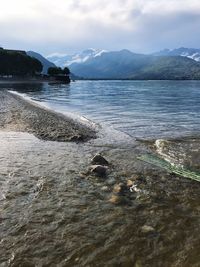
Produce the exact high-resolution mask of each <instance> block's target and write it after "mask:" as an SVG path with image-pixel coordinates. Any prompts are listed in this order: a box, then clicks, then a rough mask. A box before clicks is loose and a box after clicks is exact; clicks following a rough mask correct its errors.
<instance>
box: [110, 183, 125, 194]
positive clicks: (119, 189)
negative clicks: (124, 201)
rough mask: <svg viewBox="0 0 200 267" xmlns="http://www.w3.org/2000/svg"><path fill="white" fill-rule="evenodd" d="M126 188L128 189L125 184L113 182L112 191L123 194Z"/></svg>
mask: <svg viewBox="0 0 200 267" xmlns="http://www.w3.org/2000/svg"><path fill="white" fill-rule="evenodd" d="M127 190H128V188H127V186H126V185H125V184H123V183H119V184H115V185H114V188H113V192H114V193H117V194H120V195H123V194H125V193H126V192H127Z"/></svg>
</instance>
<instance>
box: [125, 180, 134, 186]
mask: <svg viewBox="0 0 200 267" xmlns="http://www.w3.org/2000/svg"><path fill="white" fill-rule="evenodd" d="M133 184H134V181H132V180H130V179H129V180H127V182H126V185H127V186H128V188H130V187H132V186H133Z"/></svg>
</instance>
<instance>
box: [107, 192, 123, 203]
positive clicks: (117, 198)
mask: <svg viewBox="0 0 200 267" xmlns="http://www.w3.org/2000/svg"><path fill="white" fill-rule="evenodd" d="M109 202H110V203H112V204H115V205H122V204H127V199H126V198H125V197H124V196H119V195H114V194H113V195H112V196H111V198H110V199H109Z"/></svg>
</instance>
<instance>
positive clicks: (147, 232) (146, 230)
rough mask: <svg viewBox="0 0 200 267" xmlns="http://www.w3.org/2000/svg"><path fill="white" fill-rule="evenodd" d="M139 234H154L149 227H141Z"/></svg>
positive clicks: (153, 230) (152, 229)
mask: <svg viewBox="0 0 200 267" xmlns="http://www.w3.org/2000/svg"><path fill="white" fill-rule="evenodd" d="M141 232H142V233H143V234H149V233H152V232H155V229H154V228H153V227H152V226H150V225H143V226H142V227H141Z"/></svg>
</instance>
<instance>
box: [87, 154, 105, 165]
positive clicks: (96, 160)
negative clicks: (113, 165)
mask: <svg viewBox="0 0 200 267" xmlns="http://www.w3.org/2000/svg"><path fill="white" fill-rule="evenodd" d="M91 163H92V164H98V165H109V162H108V161H107V160H106V159H105V158H104V157H103V156H101V155H100V154H96V155H95V156H94V157H93V158H92V160H91Z"/></svg>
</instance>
